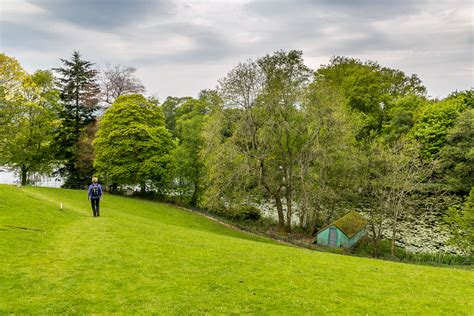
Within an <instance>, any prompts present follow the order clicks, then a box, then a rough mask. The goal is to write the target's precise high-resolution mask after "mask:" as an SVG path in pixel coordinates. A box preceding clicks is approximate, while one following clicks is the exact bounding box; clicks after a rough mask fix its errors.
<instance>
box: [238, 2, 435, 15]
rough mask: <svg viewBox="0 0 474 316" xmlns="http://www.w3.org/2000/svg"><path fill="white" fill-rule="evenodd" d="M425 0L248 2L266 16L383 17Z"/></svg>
mask: <svg viewBox="0 0 474 316" xmlns="http://www.w3.org/2000/svg"><path fill="white" fill-rule="evenodd" d="M423 2H426V0H425V1H421V0H420V1H406V0H405V1H403V0H402V1H393V0H377V1H373V0H319V1H314V0H299V1H291V0H260V1H254V2H250V3H248V4H247V5H246V9H247V11H248V12H249V13H253V14H259V15H261V16H263V17H272V16H279V17H285V16H290V17H294V16H295V15H297V16H308V15H317V16H337V17H350V18H353V19H354V18H358V19H380V18H386V17H396V16H401V15H408V14H413V13H416V12H418V11H419V10H420V9H421V8H422V6H423Z"/></svg>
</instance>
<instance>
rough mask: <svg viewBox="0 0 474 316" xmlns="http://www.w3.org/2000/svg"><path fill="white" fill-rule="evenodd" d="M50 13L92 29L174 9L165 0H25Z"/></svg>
mask: <svg viewBox="0 0 474 316" xmlns="http://www.w3.org/2000/svg"><path fill="white" fill-rule="evenodd" d="M28 1H29V2H30V3H32V4H34V5H36V6H39V7H41V8H42V9H44V10H46V11H47V12H48V13H49V14H50V15H51V16H52V17H54V18H57V19H61V20H64V21H67V22H69V23H72V24H75V25H78V26H81V27H85V28H93V29H101V30H105V31H107V30H110V29H111V28H117V27H122V26H127V25H130V24H132V23H137V22H139V21H140V19H141V18H144V17H146V16H148V15H150V14H154V15H156V16H157V17H159V16H166V15H169V14H171V13H172V12H173V11H174V10H175V6H174V4H173V3H172V2H171V1H169V0H133V1H129V0H82V1H81V0H28Z"/></svg>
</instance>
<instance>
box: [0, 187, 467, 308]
mask: <svg viewBox="0 0 474 316" xmlns="http://www.w3.org/2000/svg"><path fill="white" fill-rule="evenodd" d="M60 202H63V204H64V209H63V210H62V211H61V210H59V203H60ZM101 213H102V216H101V217H99V218H93V217H92V216H91V212H90V210H89V204H88V201H87V197H86V192H83V191H71V190H61V189H46V188H15V187H11V186H0V314H4V313H36V314H37V313H42V314H44V313H151V312H155V313H160V314H189V313H194V314H208V313H209V314H222V313H225V314H230V313H252V314H321V313H323V314H330V313H334V312H338V313H342V314H365V313H368V314H380V315H387V314H394V313H395V314H420V313H421V314H456V315H460V314H466V315H467V314H473V312H474V304H473V300H472V297H474V290H473V288H474V274H473V272H471V271H465V270H455V269H447V268H435V267H427V266H417V265H409V264H400V263H393V262H385V261H379V260H373V259H366V258H354V257H348V256H340V255H335V254H329V253H320V252H312V251H309V250H304V249H298V248H294V247H289V246H285V245H280V244H276V243H275V242H273V241H270V240H266V239H264V238H259V237H255V236H251V235H247V234H244V233H241V232H237V231H234V230H232V229H229V228H226V227H224V226H221V225H219V224H216V223H214V222H212V221H209V220H208V219H206V218H204V217H201V216H199V215H195V214H193V213H189V212H186V211H183V210H179V209H175V208H172V207H169V206H167V205H163V204H159V203H153V202H147V201H140V200H133V199H128V198H123V197H116V196H105V201H104V202H103V203H102V211H101Z"/></svg>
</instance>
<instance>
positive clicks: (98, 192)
mask: <svg viewBox="0 0 474 316" xmlns="http://www.w3.org/2000/svg"><path fill="white" fill-rule="evenodd" d="M98 182H99V179H97V177H93V178H92V184H91V185H90V186H89V191H88V193H87V196H88V199H89V200H90V201H91V206H92V214H93V215H94V217H99V216H100V212H99V202H100V201H101V200H102V187H101V185H100V184H99V183H98Z"/></svg>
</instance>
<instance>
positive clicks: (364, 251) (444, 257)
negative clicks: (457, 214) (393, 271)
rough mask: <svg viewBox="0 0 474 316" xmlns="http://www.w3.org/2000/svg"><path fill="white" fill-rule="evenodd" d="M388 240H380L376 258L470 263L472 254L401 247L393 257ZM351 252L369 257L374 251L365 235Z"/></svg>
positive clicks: (419, 261) (454, 263) (450, 263)
mask: <svg viewBox="0 0 474 316" xmlns="http://www.w3.org/2000/svg"><path fill="white" fill-rule="evenodd" d="M390 245H391V243H390V241H389V240H381V241H380V244H379V246H378V252H379V255H378V256H377V257H378V258H381V259H387V260H397V261H404V262H416V263H427V264H436V265H439V264H445V265H458V266H461V265H472V263H473V261H472V256H461V255H454V254H445V253H415V252H410V251H407V250H405V249H403V248H400V247H397V248H396V252H395V258H393V257H392V255H391V251H390V248H391V247H390ZM350 251H351V253H353V254H355V255H358V256H364V257H371V256H373V253H374V245H373V243H372V242H371V240H370V238H369V237H365V238H363V239H361V240H360V241H359V243H357V245H355V247H354V248H352V249H350Z"/></svg>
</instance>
